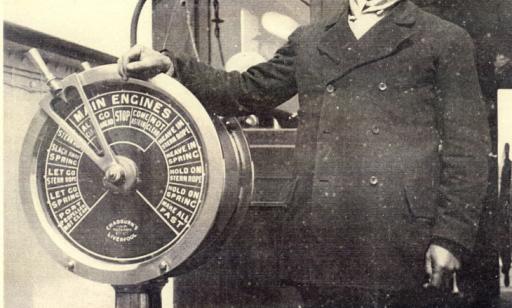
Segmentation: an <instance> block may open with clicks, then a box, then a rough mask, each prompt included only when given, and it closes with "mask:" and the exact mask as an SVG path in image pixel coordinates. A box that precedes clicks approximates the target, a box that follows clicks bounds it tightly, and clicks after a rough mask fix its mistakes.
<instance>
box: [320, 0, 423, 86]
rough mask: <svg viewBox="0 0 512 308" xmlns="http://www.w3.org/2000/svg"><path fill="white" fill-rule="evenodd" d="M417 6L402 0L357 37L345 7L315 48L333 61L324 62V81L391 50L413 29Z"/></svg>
mask: <svg viewBox="0 0 512 308" xmlns="http://www.w3.org/2000/svg"><path fill="white" fill-rule="evenodd" d="M416 9H417V7H416V6H415V5H414V4H412V3H410V2H409V1H407V0H405V1H403V2H402V3H399V4H398V5H397V7H395V8H394V9H393V10H392V11H391V12H390V13H389V15H388V16H386V17H384V18H383V19H382V20H380V21H379V22H378V23H377V24H376V25H375V26H374V27H373V28H371V29H370V30H369V31H368V32H367V33H366V34H365V35H364V36H363V37H361V38H360V39H359V40H357V39H356V38H355V37H354V35H353V33H352V30H351V29H350V27H349V25H348V12H347V11H348V10H345V11H344V12H343V13H342V14H341V16H339V18H338V19H337V21H336V22H335V23H334V24H328V25H327V27H326V31H325V34H324V36H323V37H322V38H321V39H320V42H319V44H318V49H319V51H320V52H321V53H323V54H325V55H326V56H327V57H328V58H329V59H330V61H332V62H334V63H333V65H328V66H326V69H325V71H324V74H323V78H324V81H325V83H326V84H327V83H330V82H332V81H334V80H336V79H339V78H341V77H343V76H344V75H346V74H347V73H349V72H350V71H352V70H353V69H355V68H357V67H360V66H362V65H364V64H367V63H370V62H373V61H376V60H379V59H382V58H385V57H387V56H389V55H391V54H393V53H394V52H395V51H396V50H397V49H398V48H399V47H400V45H401V44H402V43H403V42H404V41H406V40H407V39H408V38H409V37H410V36H411V35H412V33H413V30H412V29H411V27H412V25H413V24H414V23H415V21H416Z"/></svg>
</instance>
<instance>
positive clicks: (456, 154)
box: [433, 27, 490, 251]
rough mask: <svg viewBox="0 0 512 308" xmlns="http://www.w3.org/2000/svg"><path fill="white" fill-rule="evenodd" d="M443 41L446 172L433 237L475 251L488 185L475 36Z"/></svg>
mask: <svg viewBox="0 0 512 308" xmlns="http://www.w3.org/2000/svg"><path fill="white" fill-rule="evenodd" d="M442 37H444V38H445V39H444V43H443V42H439V43H442V45H441V44H440V45H439V47H438V50H439V52H438V54H437V67H436V87H437V95H438V101H437V103H438V106H437V107H438V119H439V126H440V131H441V138H442V150H441V152H440V153H441V154H440V155H441V157H440V158H441V168H442V169H441V179H440V192H439V196H440V198H439V204H438V210H437V218H436V222H435V225H434V228H433V237H434V239H436V238H438V239H442V240H446V241H450V242H453V243H455V244H457V245H460V246H461V247H464V248H466V249H468V250H469V251H471V250H472V248H473V245H474V241H475V237H476V231H477V228H478V223H479V217H480V214H481V208H482V199H483V197H484V194H485V191H486V187H487V173H488V165H487V156H488V153H489V152H490V145H489V131H488V123H487V113H486V109H485V106H484V103H483V99H482V97H481V92H480V87H479V83H478V77H477V72H476V68H475V56H474V46H473V42H472V40H471V38H470V37H469V35H468V34H467V33H466V32H465V31H464V30H462V29H461V28H458V27H456V28H453V27H452V28H451V30H450V31H447V32H445V33H443V36H442ZM440 41H442V40H440Z"/></svg>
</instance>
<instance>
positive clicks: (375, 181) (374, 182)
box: [370, 176, 379, 186]
mask: <svg viewBox="0 0 512 308" xmlns="http://www.w3.org/2000/svg"><path fill="white" fill-rule="evenodd" d="M370 184H371V185H372V186H375V185H377V184H379V179H377V177H376V176H372V177H370Z"/></svg>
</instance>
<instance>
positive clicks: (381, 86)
mask: <svg viewBox="0 0 512 308" xmlns="http://www.w3.org/2000/svg"><path fill="white" fill-rule="evenodd" d="M387 89H388V85H387V84H386V83H385V82H381V83H379V90H381V91H386V90H387Z"/></svg>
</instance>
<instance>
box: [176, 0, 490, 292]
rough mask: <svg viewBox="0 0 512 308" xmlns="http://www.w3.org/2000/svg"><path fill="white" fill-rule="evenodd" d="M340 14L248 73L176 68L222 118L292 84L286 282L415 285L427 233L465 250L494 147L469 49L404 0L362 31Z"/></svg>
mask: <svg viewBox="0 0 512 308" xmlns="http://www.w3.org/2000/svg"><path fill="white" fill-rule="evenodd" d="M347 20H348V18H347V10H345V11H344V13H342V14H341V16H338V17H337V18H336V19H335V20H331V21H327V22H323V23H318V24H313V25H308V26H304V27H301V28H299V29H298V30H296V31H295V32H294V33H293V34H292V35H291V36H290V38H289V42H288V43H287V44H286V45H285V46H284V47H282V48H281V49H279V50H278V51H277V53H276V55H275V57H274V58H273V59H271V60H269V61H268V62H266V63H263V64H259V65H256V66H254V67H252V68H250V69H249V70H248V71H247V72H245V73H242V74H240V73H237V72H231V73H226V72H223V71H219V70H215V69H212V68H211V67H209V66H207V65H205V64H201V63H198V62H196V61H193V60H190V59H187V58H185V57H180V56H171V58H172V60H173V63H174V66H175V76H176V77H177V78H178V79H179V80H180V81H181V82H182V83H183V84H184V85H185V86H187V87H188V88H189V89H190V90H191V91H192V92H193V93H194V94H195V95H196V96H197V97H198V98H199V99H200V100H201V101H202V102H203V103H204V104H205V106H206V107H207V108H209V109H210V110H213V111H216V112H217V113H220V114H239V113H243V112H246V111H261V110H265V109H271V108H274V107H275V106H277V105H278V104H280V103H282V102H284V101H285V100H287V99H289V98H290V97H292V96H293V95H295V94H297V93H298V95H299V105H300V107H299V111H298V114H299V119H300V120H299V127H298V135H297V143H296V158H295V159H296V170H295V174H296V183H295V185H294V190H293V192H294V194H293V198H292V200H291V202H290V205H289V208H288V220H287V221H285V222H284V223H283V235H282V236H283V246H282V247H283V251H282V261H283V262H282V265H283V266H282V269H283V274H285V275H286V276H285V277H286V278H287V279H290V280H293V281H297V282H304V283H316V284H319V285H337V286H349V287H363V288H372V289H374V288H377V289H388V290H396V289H403V288H413V287H416V286H419V285H420V283H421V282H422V281H423V279H424V273H425V272H424V257H425V252H426V250H427V248H428V246H429V244H430V243H431V242H432V241H436V240H437V241H439V242H442V243H451V245H452V244H453V246H456V247H463V248H465V249H468V250H470V249H471V248H472V246H473V242H474V237H475V230H476V228H477V225H478V217H479V214H480V208H481V202H480V201H481V198H482V196H483V193H484V191H485V188H486V180H487V155H488V152H489V148H488V147H489V145H488V143H489V138H488V128H487V120H486V112H485V108H484V105H483V103H482V100H481V94H480V89H479V85H478V79H477V75H476V71H475V65H474V55H473V53H474V49H473V45H472V41H471V39H470V38H469V36H468V35H467V33H466V32H465V31H464V30H462V29H461V28H459V27H457V26H455V25H453V24H451V23H448V22H446V21H443V20H441V19H440V18H438V17H435V16H433V15H430V14H428V13H426V12H424V11H422V10H420V9H419V8H417V7H416V6H415V5H414V4H412V3H411V2H409V1H403V2H400V3H399V4H398V5H397V6H396V7H395V8H393V9H392V10H391V12H390V13H389V14H388V15H387V16H386V17H384V18H383V19H382V20H381V21H380V22H379V23H377V24H376V25H375V26H374V27H373V28H372V29H371V30H370V31H369V32H367V33H366V34H365V35H364V36H363V37H362V38H361V39H359V40H357V39H356V38H355V37H354V36H353V34H352V32H351V30H350V28H349V26H348V22H347ZM453 246H452V247H453Z"/></svg>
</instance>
